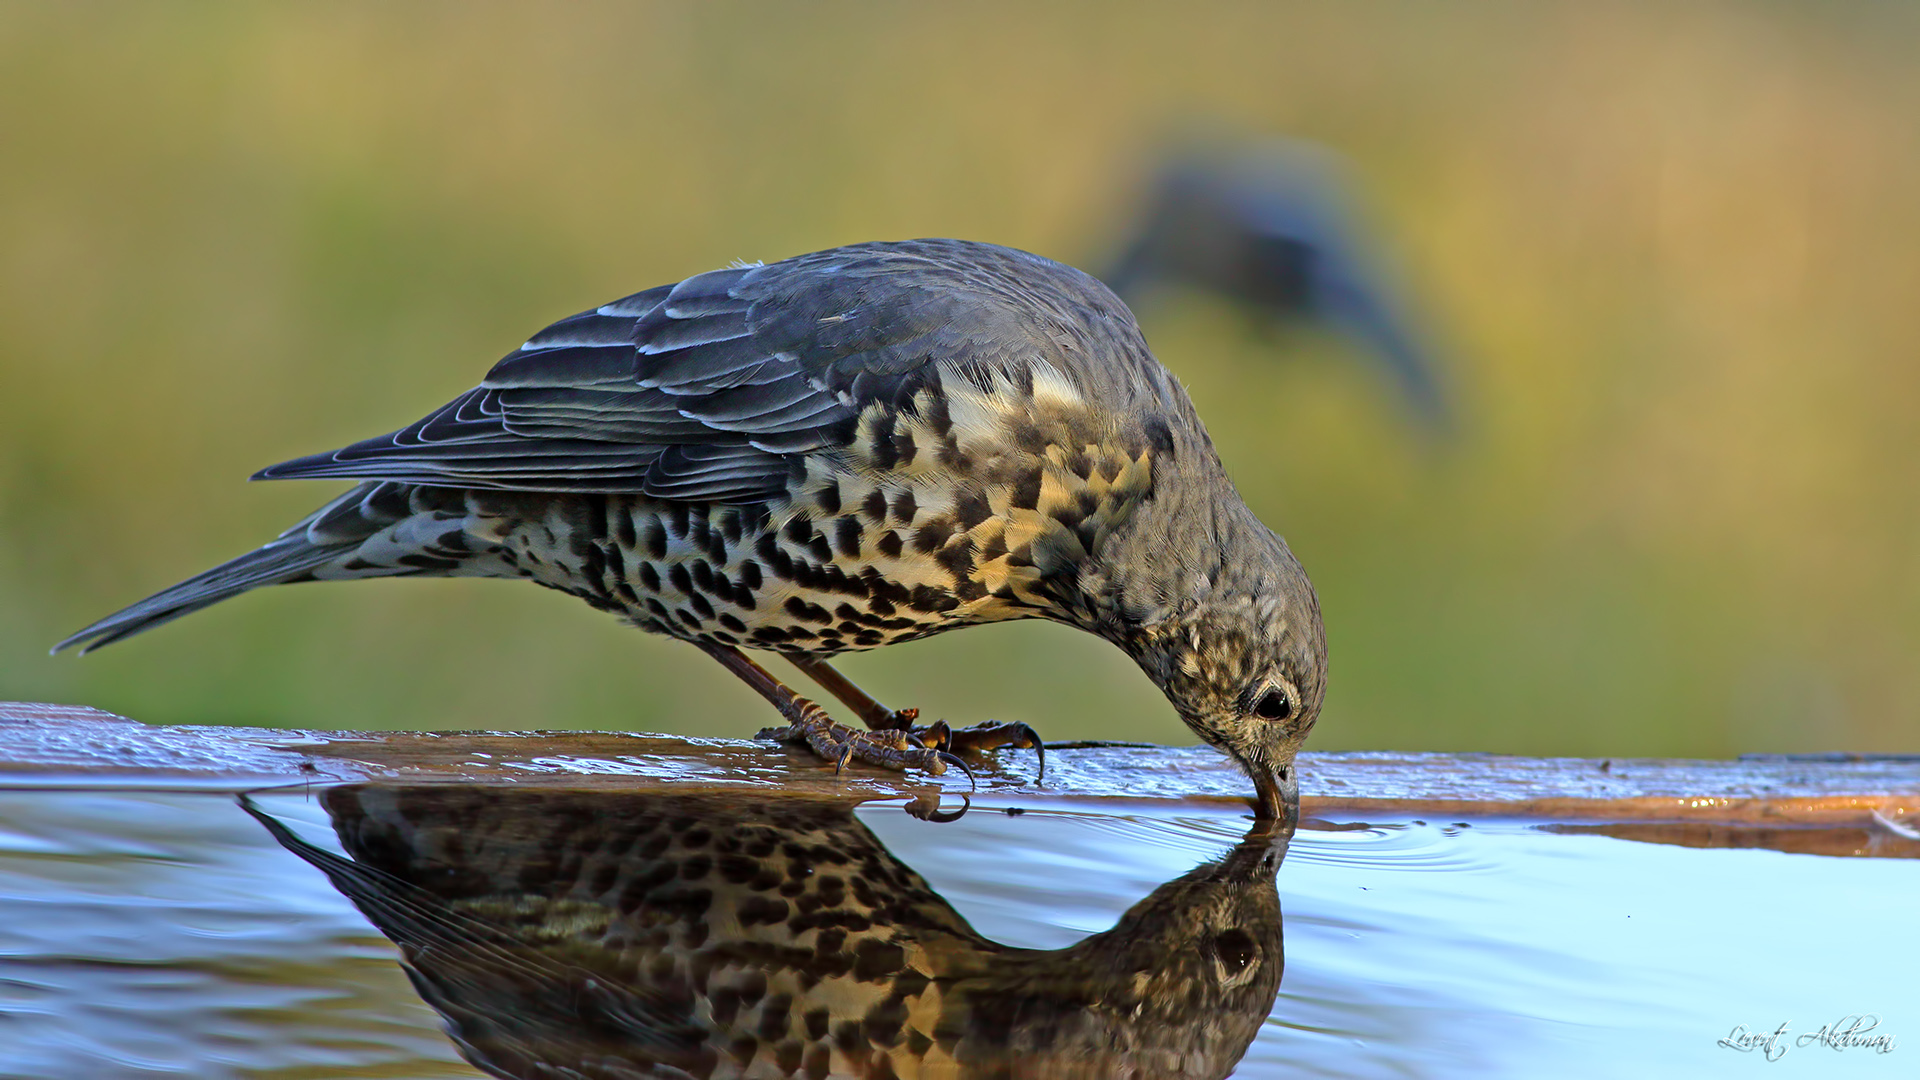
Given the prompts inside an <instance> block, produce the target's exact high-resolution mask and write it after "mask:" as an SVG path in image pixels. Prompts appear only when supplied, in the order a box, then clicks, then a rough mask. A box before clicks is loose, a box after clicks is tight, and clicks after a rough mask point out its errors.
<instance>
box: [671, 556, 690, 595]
mask: <svg viewBox="0 0 1920 1080" xmlns="http://www.w3.org/2000/svg"><path fill="white" fill-rule="evenodd" d="M667 580H668V581H671V582H673V587H674V588H676V589H678V590H680V592H681V593H682V594H683V595H687V596H691V595H692V594H693V577H692V575H690V574H688V573H687V564H686V563H674V564H673V565H672V566H669V567H667Z"/></svg>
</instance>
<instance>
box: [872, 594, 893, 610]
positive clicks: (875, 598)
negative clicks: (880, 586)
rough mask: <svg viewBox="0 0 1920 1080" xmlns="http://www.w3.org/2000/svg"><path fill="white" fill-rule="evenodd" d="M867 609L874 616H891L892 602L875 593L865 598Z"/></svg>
mask: <svg viewBox="0 0 1920 1080" xmlns="http://www.w3.org/2000/svg"><path fill="white" fill-rule="evenodd" d="M867 609H868V610H869V611H872V612H873V613H874V614H875V615H891V614H893V601H891V600H888V599H887V598H886V597H884V596H881V595H879V594H878V593H876V594H874V595H872V596H869V597H868V598H867Z"/></svg>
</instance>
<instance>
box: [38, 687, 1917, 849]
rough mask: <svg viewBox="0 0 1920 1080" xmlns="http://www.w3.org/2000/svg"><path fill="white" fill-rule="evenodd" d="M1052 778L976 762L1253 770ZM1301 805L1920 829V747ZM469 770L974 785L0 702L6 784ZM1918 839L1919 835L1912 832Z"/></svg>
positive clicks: (730, 784)
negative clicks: (149, 719)
mask: <svg viewBox="0 0 1920 1080" xmlns="http://www.w3.org/2000/svg"><path fill="white" fill-rule="evenodd" d="M1047 757H1048V762H1047V776H1046V779H1045V781H1044V783H1037V782H1036V780H1035V773H1036V769H1035V765H1036V761H1035V758H1034V756H1033V755H1032V754H1029V753H1025V752H1018V751H1016V752H1012V753H1004V754H1002V755H1001V756H1000V757H999V758H998V759H997V760H994V761H992V762H988V763H984V764H983V765H982V766H980V768H979V769H978V770H977V772H978V775H979V781H980V792H981V793H982V794H985V795H991V796H994V797H996V798H1005V797H1013V796H1020V797H1025V798H1047V797H1064V798H1081V797H1094V798H1103V799H1149V800H1157V799H1211V800H1231V799H1240V798H1244V796H1245V794H1246V793H1247V792H1248V790H1249V787H1248V784H1247V781H1246V779H1245V778H1244V777H1242V776H1240V775H1239V773H1238V772H1237V771H1236V770H1235V769H1234V768H1233V767H1232V766H1231V765H1230V764H1229V763H1228V762H1227V761H1226V760H1225V759H1224V758H1222V757H1221V756H1220V755H1219V754H1217V753H1215V752H1214V751H1212V750H1209V749H1207V748H1205V747H1163V746H1090V745H1079V746H1062V747H1057V748H1055V749H1053V750H1051V751H1050V752H1049V753H1048V755H1047ZM1300 773H1301V792H1302V812H1303V813H1305V814H1308V815H1314V816H1323V817H1324V816H1327V815H1329V814H1339V815H1349V816H1351V815H1355V814H1369V813H1372V814H1393V815H1413V816H1418V815H1426V816H1430V817H1487V816H1499V817H1523V818H1538V819H1545V820H1553V821H1593V820H1606V821H1612V822H1661V821H1671V822H1717V823H1722V824H1739V825H1748V826H1768V827H1808V826H1823V827H1846V828H1855V829H1869V830H1879V831H1880V832H1882V833H1885V834H1887V835H1891V836H1894V837H1896V838H1907V839H1912V840H1916V841H1920V829H1916V828H1915V826H1916V825H1920V760H1916V759H1914V758H1903V757H1878V758H1876V757H1846V756H1825V757H1820V758H1784V757H1769V758H1753V759H1745V760H1738V761H1684V760H1681V761H1674V760H1650V759H1614V760H1611V761H1594V760H1587V759H1580V758H1526V757H1510V756H1504V755H1496V754H1412V753H1379V752H1370V753H1337V754H1330V753H1307V754H1303V755H1301V758H1300ZM86 776H96V777H109V776H110V777H114V778H116V779H118V780H121V781H126V780H131V779H133V778H136V777H138V778H144V779H146V780H149V781H163V780H171V781H187V780H198V781H202V782H222V783H232V784H257V785H264V784H269V783H285V782H288V781H348V780H374V779H393V780H408V781H422V780H436V779H443V780H464V781H479V782H485V781H505V780H511V781H513V782H516V783H522V784H546V785H554V784H557V785H565V786H570V787H578V786H601V785H617V786H633V785H635V784H642V785H647V784H670V785H673V786H675V787H680V788H686V789H695V788H714V789H750V788H769V787H779V788H782V789H787V790H795V791H811V792H817V793H821V794H842V795H847V794H851V795H859V796H863V797H872V798H897V797H923V796H926V795H928V794H930V793H934V792H936V791H937V790H938V789H941V788H944V789H945V790H947V791H949V792H957V791H960V790H964V789H965V782H964V780H961V779H959V778H957V777H954V776H949V777H948V778H947V780H946V781H945V782H940V781H933V780H930V779H928V778H925V777H919V776H905V775H902V774H899V773H890V772H886V771H884V770H878V769H869V768H864V767H860V768H852V769H849V770H847V772H846V773H844V774H842V775H838V776H836V775H835V774H834V772H833V770H832V768H831V767H829V766H826V765H824V764H822V763H821V762H819V761H818V760H816V759H814V758H813V757H812V756H811V755H809V754H807V753H805V752H804V751H798V750H794V749H790V748H787V747H783V746H775V745H771V744H768V743H762V742H756V741H751V740H744V739H687V738H681V737H677V736H667V735H648V734H639V733H630V732H366V731H297V730H276V729H267V728H239V727H151V726H148V725H145V724H140V723H138V722H136V721H133V720H128V719H126V718H124V717H119V716H115V715H113V714H111V713H105V712H101V711H99V710H96V709H88V708H83V707H77V706H66V705H48V704H31V703H0V779H3V780H4V782H8V783H16V784H17V783H30V782H41V783H45V782H53V781H56V780H58V781H61V782H71V781H72V780H74V779H76V778H80V777H86ZM1908 834H1910V835H1908Z"/></svg>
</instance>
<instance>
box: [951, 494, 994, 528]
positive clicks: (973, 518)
mask: <svg viewBox="0 0 1920 1080" xmlns="http://www.w3.org/2000/svg"><path fill="white" fill-rule="evenodd" d="M953 516H954V520H955V521H957V522H958V523H959V526H960V531H962V532H965V531H967V530H969V529H972V528H973V527H974V526H975V525H978V524H980V523H981V522H983V521H985V520H987V519H988V518H990V517H992V516H993V507H992V506H991V505H989V504H988V502H987V496H986V495H985V494H984V493H983V492H980V491H977V490H972V489H969V490H966V491H962V492H961V493H960V497H959V498H958V499H955V500H954V503H953Z"/></svg>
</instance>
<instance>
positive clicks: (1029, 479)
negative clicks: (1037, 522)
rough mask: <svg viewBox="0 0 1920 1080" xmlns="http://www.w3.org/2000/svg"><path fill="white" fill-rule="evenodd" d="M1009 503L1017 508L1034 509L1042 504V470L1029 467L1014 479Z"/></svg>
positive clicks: (1008, 498) (1008, 499)
mask: <svg viewBox="0 0 1920 1080" xmlns="http://www.w3.org/2000/svg"><path fill="white" fill-rule="evenodd" d="M1007 503H1008V505H1010V506H1013V507H1014V508H1016V509H1020V510H1033V509H1037V508H1038V507H1039V505H1040V470H1039V469H1029V470H1027V471H1026V472H1024V473H1022V474H1020V475H1019V476H1018V477H1016V478H1015V479H1014V481H1013V490H1012V491H1011V492H1010V493H1009V494H1008V497H1007Z"/></svg>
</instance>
